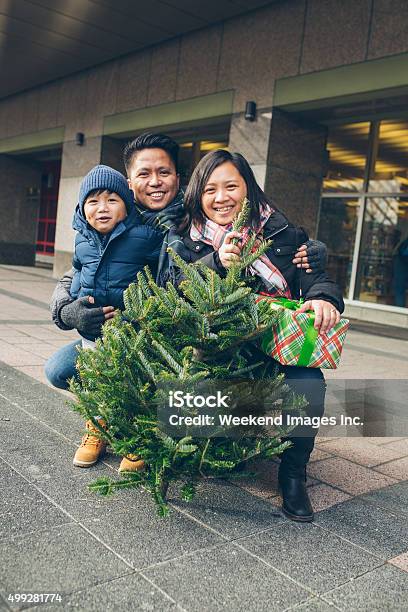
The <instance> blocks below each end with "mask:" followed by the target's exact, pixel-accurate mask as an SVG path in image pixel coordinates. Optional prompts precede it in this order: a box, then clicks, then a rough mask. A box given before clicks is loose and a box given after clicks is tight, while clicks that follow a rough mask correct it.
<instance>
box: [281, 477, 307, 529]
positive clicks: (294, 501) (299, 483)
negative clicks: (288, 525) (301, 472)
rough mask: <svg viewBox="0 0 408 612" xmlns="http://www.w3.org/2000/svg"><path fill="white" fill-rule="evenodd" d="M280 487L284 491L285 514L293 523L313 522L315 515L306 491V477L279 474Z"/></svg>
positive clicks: (283, 509) (283, 507)
mask: <svg viewBox="0 0 408 612" xmlns="http://www.w3.org/2000/svg"><path fill="white" fill-rule="evenodd" d="M279 485H280V488H281V491H282V500H283V503H282V512H283V514H284V515H285V516H287V517H288V518H290V519H291V520H292V521H300V522H303V523H310V522H312V521H313V519H314V514H313V508H312V504H311V503H310V499H309V495H308V493H307V489H306V477H305V476H286V475H283V474H282V475H280V474H279Z"/></svg>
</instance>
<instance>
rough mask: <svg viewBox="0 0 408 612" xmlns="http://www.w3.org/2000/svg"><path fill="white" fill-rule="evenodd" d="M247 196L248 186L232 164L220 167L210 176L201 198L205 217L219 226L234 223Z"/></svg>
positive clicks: (228, 163) (226, 163)
mask: <svg viewBox="0 0 408 612" xmlns="http://www.w3.org/2000/svg"><path fill="white" fill-rule="evenodd" d="M246 195H247V186H246V183H245V181H244V179H243V178H242V176H241V175H240V173H239V172H238V170H237V169H236V167H235V166H234V164H232V163H231V162H229V161H228V162H225V163H223V164H221V165H220V166H218V168H216V169H215V170H214V172H213V173H212V174H211V175H210V178H209V179H208V182H207V184H206V186H205V187H204V191H203V195H202V197H201V205H202V210H203V213H204V214H205V216H206V217H207V218H208V219H210V220H211V221H214V222H215V223H217V224H218V225H229V224H230V223H232V222H233V220H234V219H235V217H236V216H237V214H238V213H239V211H240V210H241V207H242V201H243V199H244V198H245V197H246Z"/></svg>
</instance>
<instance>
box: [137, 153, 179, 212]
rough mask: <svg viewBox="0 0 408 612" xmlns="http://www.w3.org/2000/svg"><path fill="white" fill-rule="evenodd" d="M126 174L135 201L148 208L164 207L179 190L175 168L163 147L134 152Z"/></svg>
mask: <svg viewBox="0 0 408 612" xmlns="http://www.w3.org/2000/svg"><path fill="white" fill-rule="evenodd" d="M128 174H129V178H128V184H129V187H130V189H131V190H132V191H133V193H134V196H135V200H136V202H138V203H139V204H141V205H142V206H144V207H145V208H148V209H149V210H162V209H163V208H166V206H168V205H169V204H170V202H171V201H172V200H174V198H175V197H176V195H177V192H178V190H179V177H178V174H177V172H176V168H175V166H174V163H173V160H172V159H171V157H170V155H169V154H168V153H167V152H166V151H164V149H143V150H142V151H138V152H137V153H135V154H134V156H133V158H132V161H131V164H130V167H129V168H128Z"/></svg>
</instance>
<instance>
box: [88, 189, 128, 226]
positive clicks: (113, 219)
mask: <svg viewBox="0 0 408 612" xmlns="http://www.w3.org/2000/svg"><path fill="white" fill-rule="evenodd" d="M84 215H85V218H86V220H87V221H88V223H89V225H90V226H91V227H93V228H94V229H96V231H97V232H99V233H101V234H109V232H111V231H112V230H113V229H114V228H115V227H116V226H117V224H118V223H120V222H121V221H123V219H125V218H126V216H127V210H126V204H125V203H124V201H123V200H122V198H120V197H119V196H118V194H117V193H114V192H112V191H106V190H105V191H102V192H101V193H97V194H92V195H89V196H88V197H87V198H86V200H85V203H84Z"/></svg>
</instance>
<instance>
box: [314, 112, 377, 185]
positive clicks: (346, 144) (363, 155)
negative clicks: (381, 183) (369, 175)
mask: <svg viewBox="0 0 408 612" xmlns="http://www.w3.org/2000/svg"><path fill="white" fill-rule="evenodd" d="M369 132H370V123H369V122H368V121H365V122H361V123H351V124H347V125H341V126H334V127H331V128H330V130H329V135H328V140H327V146H326V148H327V150H328V152H329V167H328V171H327V174H326V177H325V179H324V183H323V190H324V191H325V192H355V191H361V190H362V189H363V185H364V175H365V167H366V163H367V152H368V140H369Z"/></svg>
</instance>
